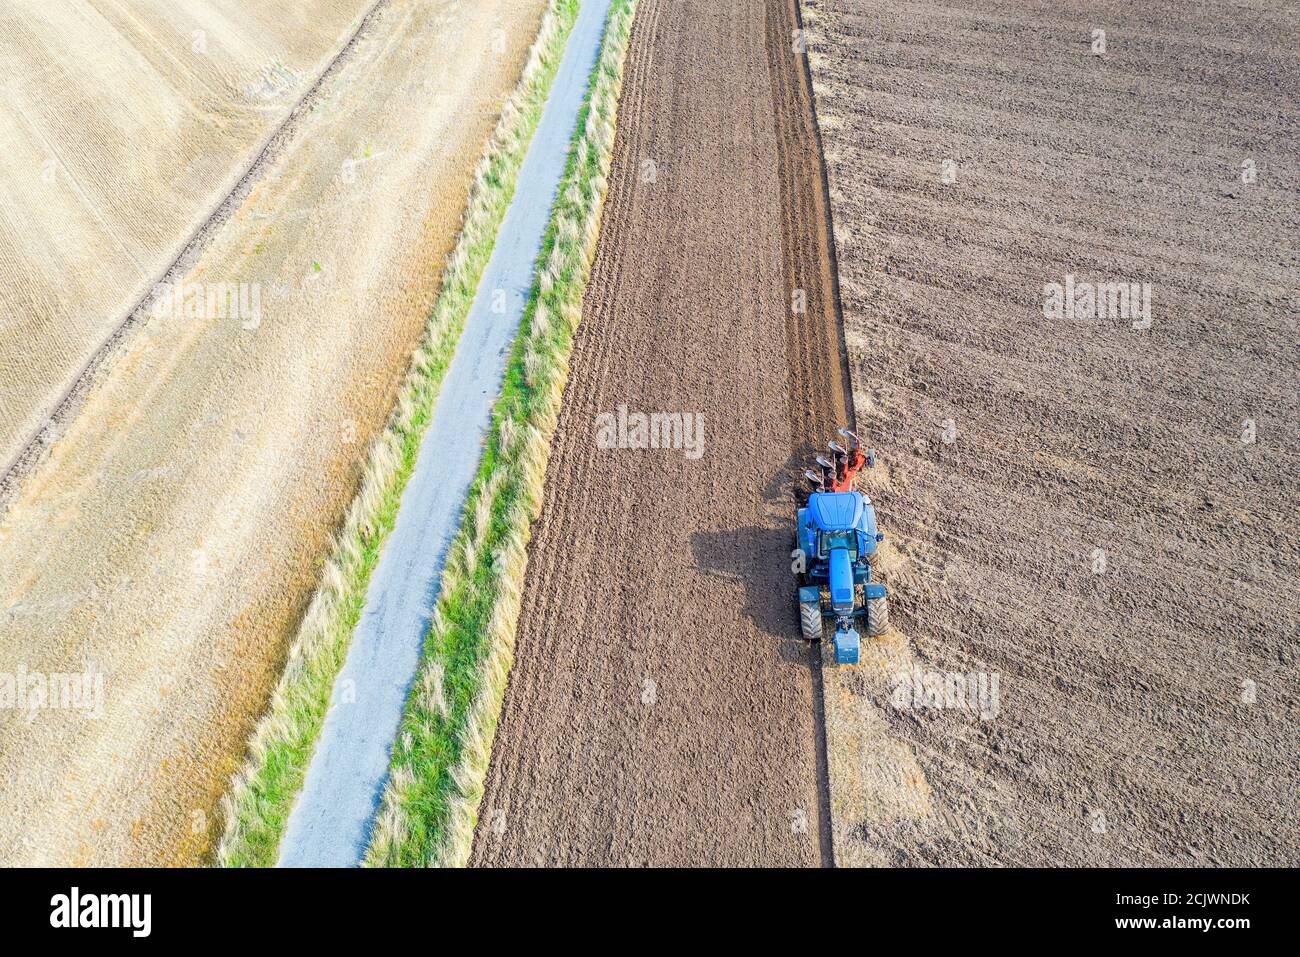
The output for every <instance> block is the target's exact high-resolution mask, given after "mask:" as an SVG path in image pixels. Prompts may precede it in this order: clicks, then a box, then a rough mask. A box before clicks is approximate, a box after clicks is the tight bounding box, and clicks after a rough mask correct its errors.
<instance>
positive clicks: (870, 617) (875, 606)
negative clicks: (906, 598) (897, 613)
mask: <svg viewBox="0 0 1300 957" xmlns="http://www.w3.org/2000/svg"><path fill="white" fill-rule="evenodd" d="M888 630H889V599H888V598H869V599H867V634H868V635H869V636H870V637H872V638H879V637H880V636H881V635H883V634H884V633H885V632H887V631H888Z"/></svg>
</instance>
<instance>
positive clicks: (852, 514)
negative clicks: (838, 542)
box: [808, 492, 865, 532]
mask: <svg viewBox="0 0 1300 957" xmlns="http://www.w3.org/2000/svg"><path fill="white" fill-rule="evenodd" d="M864 507H865V502H864V500H863V496H862V493H861V492H814V493H813V494H812V495H811V496H809V498H808V514H809V515H811V516H812V520H813V523H814V524H815V525H816V526H817V527H818V528H819V529H821V530H822V531H823V532H842V531H844V530H846V529H850V528H855V527H856V526H857V524H858V522H860V521H861V520H862V509H863V508H864Z"/></svg>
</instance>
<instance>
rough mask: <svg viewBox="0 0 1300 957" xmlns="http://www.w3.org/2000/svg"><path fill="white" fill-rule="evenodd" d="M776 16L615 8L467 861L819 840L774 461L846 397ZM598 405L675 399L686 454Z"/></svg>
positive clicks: (783, 497) (814, 741)
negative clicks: (569, 342) (584, 217)
mask: <svg viewBox="0 0 1300 957" xmlns="http://www.w3.org/2000/svg"><path fill="white" fill-rule="evenodd" d="M794 25H795V16H794V5H793V3H792V2H788V0H768V2H766V3H764V2H759V0H731V2H717V0H686V2H671V0H641V3H640V4H639V5H638V10H637V14H636V20H635V24H634V26H633V31H632V40H631V47H630V51H629V54H628V61H627V67H626V73H625V77H624V83H623V93H622V101H621V104H620V107H619V122H618V134H617V139H616V143H615V148H614V164H613V169H612V172H611V176H610V186H609V194H608V198H607V202H606V206H605V210H604V216H603V220H602V225H601V235H600V239H599V241H598V243H597V246H596V257H595V261H594V264H593V270H592V275H591V279H590V283H589V286H588V289H587V293H586V299H585V302H584V305H583V314H582V321H581V324H580V325H579V327H578V334H577V337H576V341H575V344H574V350H573V355H572V358H571V360H570V363H569V377H568V384H567V387H566V390H565V393H564V401H563V405H562V407H561V410H560V415H559V422H558V426H557V431H556V435H555V441H554V445H553V448H552V452H551V457H550V460H549V464H548V466H547V471H546V482H545V490H544V495H543V504H542V510H541V515H540V518H539V519H538V520H537V522H536V523H535V525H534V528H533V533H532V540H531V541H530V543H529V546H528V566H527V573H526V575H525V580H524V584H523V603H522V608H521V611H520V616H519V626H518V634H517V640H516V645H515V664H514V667H513V670H512V672H511V675H510V680H509V686H508V689H507V692H506V699H505V706H504V711H503V714H502V717H501V721H500V725H499V727H498V729H497V733H496V738H495V742H494V744H493V748H492V756H491V762H490V767H489V771H488V783H487V787H486V792H485V795H484V798H483V802H482V806H481V809H480V813H479V819H478V820H479V827H478V831H477V834H476V836H475V843H474V848H473V852H472V857H471V860H472V862H473V863H476V864H479V865H494V864H537V863H545V864H615V865H622V864H679V865H680V864H698V863H705V862H707V863H715V864H756V863H764V862H768V863H785V864H804V865H816V864H819V863H822V862H823V861H824V860H826V859H827V857H828V856H829V845H828V838H829V821H828V818H827V816H826V813H825V808H824V800H825V790H824V786H823V782H824V779H825V771H824V769H823V768H819V763H818V755H819V754H820V753H821V746H820V743H819V740H818V723H817V720H816V714H817V709H818V705H819V692H818V689H817V686H816V676H817V673H818V672H817V668H816V662H815V661H814V659H812V657H811V656H810V654H809V651H808V648H807V646H806V645H805V644H804V643H802V642H800V641H798V640H797V638H796V636H797V634H798V628H797V624H796V623H795V622H794V619H793V618H792V617H791V615H792V608H793V592H792V587H793V578H792V576H791V574H790V571H789V568H788V566H787V563H788V561H789V559H788V552H789V549H790V542H791V524H790V523H791V520H792V515H793V511H792V509H793V506H794V502H793V498H792V497H791V495H790V483H789V481H788V477H789V473H790V464H791V462H793V461H797V460H800V459H801V458H802V456H803V455H804V454H805V453H806V452H807V451H808V443H809V442H810V441H812V440H813V439H814V438H816V439H817V440H818V441H820V440H821V439H822V438H823V437H824V436H823V432H824V430H825V429H826V428H827V426H828V424H830V423H835V422H837V421H839V420H841V419H842V418H843V416H844V415H845V409H844V401H845V396H846V390H845V389H844V388H843V378H842V375H841V369H842V365H841V362H840V351H839V341H838V333H837V324H836V317H835V308H834V294H833V285H834V280H833V269H832V268H831V262H830V258H829V231H828V221H827V219H826V217H825V210H824V202H825V200H824V193H823V192H822V190H821V172H820V168H819V158H818V152H817V150H816V141H815V130H814V128H813V120H812V113H811V101H810V96H811V93H810V91H809V90H808V89H807V86H806V85H805V84H804V82H803V80H804V74H803V73H802V71H801V65H800V62H799V60H798V59H797V57H796V56H795V55H794V54H793V52H792V49H791V35H792V30H793V29H794ZM651 174H652V175H651ZM798 288H801V289H804V290H805V291H806V294H807V310H806V311H804V312H799V313H792V311H791V306H790V304H791V299H792V295H791V293H792V290H793V289H798ZM620 405H626V406H627V407H629V409H630V410H631V411H633V412H636V411H641V412H647V413H649V412H669V413H682V414H684V415H685V416H687V417H690V421H691V422H692V423H693V425H694V427H695V428H701V427H702V429H703V432H702V434H700V433H695V434H696V436H697V437H702V439H703V445H702V455H700V456H699V457H695V453H694V451H691V450H690V449H687V448H684V447H683V448H678V449H671V448H663V449H657V450H645V449H635V448H602V447H600V445H599V444H598V442H597V432H598V428H599V425H600V421H599V419H598V417H599V416H601V415H602V414H605V413H609V414H615V413H617V411H618V408H619V406H620ZM695 416H701V417H702V418H698V419H697V418H694V417H695ZM683 444H684V443H683ZM823 825H826V826H825V827H823Z"/></svg>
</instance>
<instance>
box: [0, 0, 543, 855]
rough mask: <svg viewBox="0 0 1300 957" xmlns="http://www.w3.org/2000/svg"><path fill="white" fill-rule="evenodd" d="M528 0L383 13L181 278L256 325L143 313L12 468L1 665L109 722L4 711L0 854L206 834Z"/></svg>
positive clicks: (384, 401)
mask: <svg viewBox="0 0 1300 957" xmlns="http://www.w3.org/2000/svg"><path fill="white" fill-rule="evenodd" d="M543 6H544V2H543V0H530V2H527V3H519V2H518V0H488V2H482V3H476V4H472V5H471V4H464V3H459V2H455V0H447V2H433V3H421V2H414V0H389V2H385V3H383V4H381V5H380V7H379V13H378V14H377V16H375V17H374V18H373V19H372V20H371V21H370V22H369V23H368V24H367V26H366V28H365V29H364V30H363V31H362V32H361V34H360V36H359V37H358V39H357V41H356V43H355V44H354V45H353V47H352V48H351V49H350V51H349V54H348V57H347V60H346V62H345V63H344V64H343V65H342V67H341V68H340V69H339V70H338V71H337V72H336V73H332V74H331V76H329V77H328V78H327V81H326V83H325V84H324V85H323V86H322V87H321V89H320V90H319V91H318V93H319V101H318V102H317V103H316V105H315V107H314V108H313V109H312V110H311V111H310V112H309V113H308V114H307V115H305V116H303V117H301V118H300V127H299V128H298V130H297V131H296V133H295V135H294V136H293V137H292V138H291V140H290V141H289V142H288V143H286V144H285V146H284V149H283V150H281V151H280V152H279V153H278V154H277V156H276V157H274V161H273V162H272V163H270V164H268V166H267V168H266V169H265V170H264V172H263V174H262V176H261V177H260V178H259V179H258V181H257V183H255V184H253V186H252V188H251V189H250V191H249V192H248V195H247V196H246V197H245V198H244V199H243V200H242V201H241V202H240V203H239V206H238V208H237V209H236V210H234V211H233V212H232V214H231V216H230V219H229V221H227V222H226V223H224V225H223V226H222V227H221V229H220V230H219V231H218V232H217V234H216V235H215V236H214V237H213V239H212V242H211V244H210V245H209V246H208V248H207V249H206V250H205V251H204V252H203V253H202V255H201V256H200V257H199V258H198V259H197V261H196V262H195V263H194V265H193V266H192V268H191V269H190V270H189V271H188V272H187V273H186V274H185V276H184V277H183V278H184V281H185V282H187V283H199V282H213V283H216V282H221V283H226V282H234V281H248V282H256V283H259V284H260V289H261V303H260V305H261V309H260V316H259V317H257V320H256V321H243V322H241V320H240V319H237V318H224V319H213V318H186V317H184V316H158V317H151V318H150V319H149V320H148V321H147V322H145V323H144V324H143V325H142V326H141V327H140V328H139V329H138V330H137V331H136V332H135V333H134V334H133V335H132V336H131V337H130V339H129V340H128V341H127V342H126V343H125V344H124V345H123V348H122V349H121V350H120V353H119V354H118V355H116V356H115V358H114V362H113V363H112V366H111V368H109V369H108V370H107V371H106V372H105V374H104V376H103V380H102V381H101V382H100V383H99V384H98V385H97V386H96V388H95V389H94V390H93V392H91V394H90V395H89V396H88V398H87V400H86V404H85V406H84V409H83V411H82V413H81V414H80V415H79V416H78V417H77V418H76V419H75V420H73V422H72V423H71V425H70V426H69V428H68V429H67V431H66V433H65V434H64V436H63V437H62V439H61V440H60V441H59V442H58V443H57V444H56V445H55V446H54V448H53V450H52V453H51V455H50V457H49V459H48V460H47V461H45V462H44V463H42V464H41V465H40V466H38V467H37V468H36V469H35V471H34V472H33V473H32V474H31V476H30V477H29V479H28V480H27V481H26V483H25V484H24V486H23V488H22V490H21V494H20V495H19V497H18V499H17V501H16V502H15V503H14V505H13V507H12V508H11V509H10V510H9V511H8V513H7V514H6V515H5V516H4V518H3V521H2V522H0V583H3V590H2V591H0V671H4V672H10V673H12V672H14V671H15V670H16V669H18V668H19V667H22V668H25V669H26V670H27V671H28V672H43V673H61V672H81V671H88V672H92V673H94V674H103V675H104V700H103V705H104V708H103V711H104V713H103V716H102V717H101V718H99V720H88V719H86V718H85V717H83V716H82V715H81V714H79V713H77V712H75V711H68V710H63V711H55V710H43V711H39V712H37V713H35V714H34V715H32V720H31V721H28V720H26V717H27V715H24V714H23V713H21V712H18V711H13V710H6V711H3V712H0V806H3V807H4V808H5V809H6V813H5V814H4V815H3V816H0V861H3V862H4V863H7V864H28V863H45V864H73V863H85V864H121V863H151V864H158V863H187V862H194V861H196V860H198V859H199V858H200V857H201V856H202V855H203V853H204V852H205V851H206V849H207V848H208V846H209V844H210V841H211V838H212V837H213V833H214V829H215V827H216V825H217V824H218V823H219V822H218V820H217V816H216V815H215V814H214V813H213V811H214V808H215V805H216V803H217V800H218V798H219V796H220V794H221V793H222V791H223V790H224V788H225V787H226V785H227V783H228V781H229V778H230V775H231V773H232V772H233V771H234V770H235V769H236V768H237V767H238V765H239V762H240V759H241V757H242V756H243V751H244V747H245V743H246V741H247V739H248V734H249V732H250V730H251V727H252V724H253V722H254V720H255V719H256V717H257V715H258V714H260V713H261V712H262V711H263V709H264V708H265V706H266V702H267V696H268V694H269V691H270V688H271V686H272V684H273V683H274V681H275V679H276V676H277V675H278V674H279V672H280V670H281V668H282V667H283V665H284V661H285V656H286V653H287V651H288V647H287V646H288V643H289V639H290V637H291V636H292V635H293V634H294V630H295V628H296V626H297V623H298V621H299V619H300V617H301V616H302V614H303V611H304V608H305V606H306V604H307V601H308V599H309V598H310V596H311V593H312V590H313V588H315V586H316V585H317V583H318V580H319V574H320V566H319V563H320V561H321V559H322V557H323V556H324V555H325V554H326V552H327V550H328V549H327V545H328V537H329V535H330V533H331V532H332V531H333V530H335V529H336V528H338V526H339V524H340V520H341V518H342V515H343V512H344V510H345V508H346V507H347V505H348V503H349V502H350V501H351V500H352V497H353V494H354V492H355V490H356V487H357V481H358V478H359V471H360V468H361V464H362V463H363V462H364V460H365V454H364V449H365V447H366V445H367V444H368V442H369V441H370V439H371V437H372V436H374V435H375V434H376V433H377V432H378V431H379V430H380V429H381V428H382V426H383V424H384V422H385V419H386V418H387V416H388V415H389V412H390V410H391V408H392V402H393V398H394V396H395V394H396V390H397V387H398V384H399V383H400V381H401V379H402V376H403V374H404V373H405V371H406V368H407V364H408V362H409V360H410V356H411V354H412V351H413V350H414V348H415V346H416V344H417V343H418V341H419V339H420V337H421V335H422V334H423V332H424V330H425V323H426V320H427V318H428V314H429V309H430V305H431V303H432V301H433V299H434V296H435V294H436V292H437V283H438V277H439V276H440V275H441V272H442V269H441V266H442V261H443V258H444V256H445V255H446V253H447V252H448V250H449V249H450V247H451V244H452V242H453V240H454V238H455V235H456V232H457V229H458V227H459V225H460V220H461V215H462V213H463V211H464V206H465V198H466V195H467V192H468V189H469V185H470V182H471V179H472V177H473V172H474V167H475V163H476V162H477V161H478V160H479V158H480V156H481V155H482V151H483V148H484V144H485V143H486V141H487V139H488V136H489V135H490V133H491V131H492V129H493V127H494V125H495V123H496V114H497V112H498V109H499V105H500V103H501V101H502V100H503V99H504V97H505V96H506V94H507V93H508V92H509V91H510V90H511V89H512V88H513V87H514V86H515V84H516V82H517V80H518V78H519V75H520V71H521V69H522V67H523V63H524V56H525V52H526V50H527V48H528V46H529V44H530V43H531V41H532V39H533V37H534V36H535V34H536V32H537V27H538V24H539V22H540V17H541V12H542V8H543ZM210 42H211V39H210ZM241 318H243V317H241Z"/></svg>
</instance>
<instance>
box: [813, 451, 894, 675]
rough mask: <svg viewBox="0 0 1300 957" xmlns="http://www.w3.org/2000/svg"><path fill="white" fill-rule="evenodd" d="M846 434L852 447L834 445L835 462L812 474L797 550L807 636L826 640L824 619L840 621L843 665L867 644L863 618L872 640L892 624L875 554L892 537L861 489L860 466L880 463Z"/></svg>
mask: <svg viewBox="0 0 1300 957" xmlns="http://www.w3.org/2000/svg"><path fill="white" fill-rule="evenodd" d="M840 434H841V435H842V436H844V437H845V438H847V439H849V441H850V446H849V447H848V448H845V447H844V446H843V445H841V444H839V443H838V442H832V443H831V451H832V452H833V453H834V461H833V462H832V461H828V460H827V459H825V458H823V457H822V456H818V457H817V464H818V465H819V466H820V467H821V470H820V473H819V472H814V471H812V470H811V469H810V470H808V471H807V472H805V473H804V474H805V476H806V477H807V478H808V479H809V480H810V481H811V482H812V483H813V489H812V491H811V492H810V493H809V495H808V501H807V503H806V504H805V505H804V507H803V508H801V509H799V511H798V515H797V517H796V534H797V537H798V551H797V552H796V553H795V554H796V556H797V558H798V560H799V561H800V563H801V567H802V568H803V572H802V575H801V579H800V588H799V621H800V625H801V627H802V630H803V636H804V638H806V639H807V640H808V641H811V642H816V643H818V644H820V643H821V640H822V638H823V634H824V626H823V622H824V621H825V619H827V618H831V619H833V620H834V624H835V632H834V637H833V640H834V645H835V663H836V664H838V665H856V664H857V663H858V658H859V656H860V653H861V647H862V643H861V640H860V639H859V637H858V632H857V629H856V628H855V627H854V626H855V625H856V623H857V619H859V618H865V619H866V632H867V635H868V636H869V637H872V638H875V637H878V636H880V635H883V634H884V633H885V631H886V630H887V629H888V628H889V605H888V600H887V599H886V597H885V596H886V592H885V586H884V585H882V584H880V583H879V582H875V581H872V580H871V559H872V557H873V556H874V555H875V554H876V547H877V545H878V544H879V543H880V542H881V541H883V540H884V537H885V536H884V535H883V534H881V533H880V532H879V531H878V530H877V528H876V510H875V508H874V507H873V506H872V504H871V499H870V498H868V497H867V496H866V495H864V494H863V493H862V492H859V491H858V490H857V489H856V488H855V483H856V476H857V473H858V470H859V469H861V468H862V467H863V466H864V465H866V466H868V467H870V466H872V465H874V464H875V456H874V455H873V454H872V453H867V454H866V455H864V454H863V453H862V451H861V450H860V448H859V443H858V438H857V436H856V435H854V434H853V433H852V432H850V431H849V430H848V429H841V430H840Z"/></svg>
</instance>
